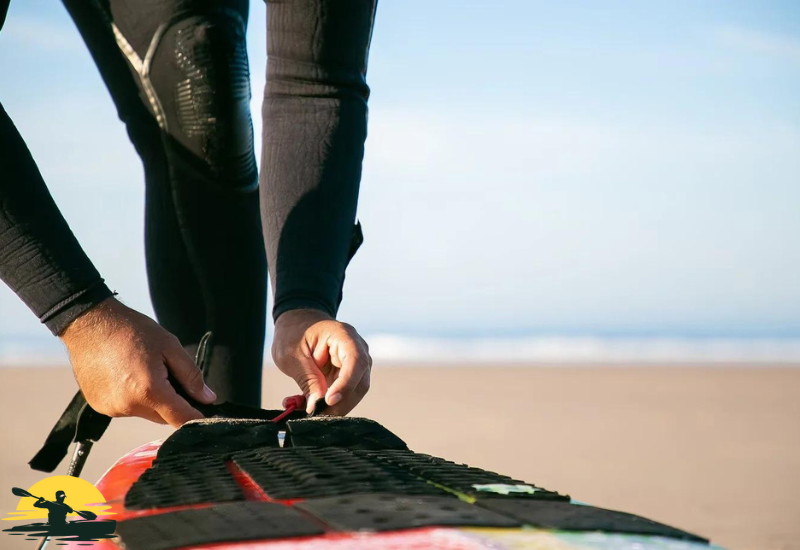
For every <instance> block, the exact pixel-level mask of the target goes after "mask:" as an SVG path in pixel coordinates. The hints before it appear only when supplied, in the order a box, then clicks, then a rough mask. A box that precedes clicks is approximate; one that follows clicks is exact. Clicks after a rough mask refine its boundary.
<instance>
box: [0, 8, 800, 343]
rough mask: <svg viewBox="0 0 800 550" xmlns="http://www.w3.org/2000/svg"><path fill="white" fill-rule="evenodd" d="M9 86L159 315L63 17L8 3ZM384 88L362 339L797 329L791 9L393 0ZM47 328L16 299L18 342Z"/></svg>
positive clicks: (382, 43) (357, 303) (254, 36)
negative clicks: (367, 336)
mask: <svg viewBox="0 0 800 550" xmlns="http://www.w3.org/2000/svg"><path fill="white" fill-rule="evenodd" d="M264 9H265V8H264V5H263V3H262V2H253V3H252V11H251V20H250V30H249V45H250V61H251V71H252V73H253V92H254V101H253V112H254V113H256V114H257V113H259V112H260V108H259V107H260V96H261V90H262V88H263V84H264V78H263V74H264V63H265V54H264V39H265V38H264V36H265V33H264V24H263V22H264ZM0 74H2V75H3V76H2V78H0V101H2V102H3V104H4V105H5V107H6V110H7V111H8V112H9V113H10V114H11V116H12V118H14V120H15V122H16V123H17V125H18V127H19V128H20V130H21V132H22V133H23V135H24V136H25V138H26V139H27V141H28V144H29V146H30V148H31V150H32V151H33V154H34V157H35V158H36V159H37V161H38V162H39V165H40V168H41V170H42V172H43V174H44V176H45V178H46V180H47V181H48V184H49V185H50V188H51V191H52V193H53V194H54V196H55V197H56V200H57V202H58V203H59V205H60V206H61V208H62V210H63V212H64V214H65V216H66V218H67V220H68V221H69V222H70V224H71V225H72V227H73V229H74V230H75V232H76V234H77V235H78V237H79V239H80V240H81V242H82V243H83V244H84V247H85V248H86V250H87V251H88V253H89V255H90V256H91V258H92V259H93V260H94V261H95V263H96V264H97V266H98V268H99V269H100V271H101V273H103V275H104V277H105V278H106V279H107V281H108V283H109V284H110V286H112V287H113V288H115V289H116V290H118V291H119V292H120V296H121V297H122V298H123V299H124V300H125V301H126V302H127V303H129V304H130V305H132V306H133V307H137V308H139V309H142V310H144V311H146V312H151V311H152V310H151V307H150V305H149V300H148V297H147V290H146V282H145V279H144V258H143V250H142V218H143V216H142V205H143V188H142V173H141V167H140V164H139V161H138V158H136V156H135V153H134V151H133V148H132V147H131V146H130V144H129V142H128V141H127V138H126V135H125V132H124V129H123V128H122V125H121V124H120V123H119V122H118V120H117V119H116V115H115V111H114V108H113V105H112V103H111V101H110V99H109V97H108V95H107V93H106V91H105V88H104V86H103V84H102V82H101V80H100V78H99V76H98V74H97V72H96V70H95V68H94V65H93V64H92V61H91V59H90V57H89V55H88V53H87V52H86V50H85V48H84V47H83V43H82V42H81V40H80V38H79V36H78V34H77V31H76V30H75V29H74V27H73V26H72V23H71V21H70V19H69V17H68V16H67V14H66V12H65V10H64V9H63V7H62V6H61V5H60V4H59V3H57V2H52V1H47V2H45V1H43V0H24V1H23V0H14V1H13V2H12V6H11V11H10V13H9V18H8V21H7V23H6V28H5V29H4V30H3V31H2V33H0ZM368 79H369V82H370V85H371V86H372V90H373V94H372V97H371V99H370V135H369V139H368V142H367V153H366V155H367V158H366V162H365V168H364V178H363V182H362V194H361V202H360V205H359V217H360V219H361V221H362V223H363V225H364V230H365V237H366V242H365V245H364V247H362V249H361V251H360V252H359V254H358V255H357V257H356V259H355V260H354V261H353V263H352V264H351V268H350V270H349V271H348V276H347V283H346V286H345V301H344V304H343V306H342V309H341V317H342V318H343V319H345V320H347V321H349V322H351V323H353V324H354V325H355V326H357V327H358V328H359V329H361V330H362V331H363V332H365V333H367V334H378V333H381V334H397V335H407V336H474V335H490V336H527V335H532V334H562V335H635V336H636V335H639V336H641V335H662V336H663V335H668V336H670V335H671V336H675V335H677V336H728V337H753V336H763V337H800V246H798V236H800V99H798V98H800V4H798V3H797V2H794V1H787V2H769V1H761V2H735V1H726V2H722V1H713V2H712V1H706V2H704V1H675V2H639V3H632V2H609V1H604V2H592V1H585V2H577V1H572V2H558V3H557V2H535V1H530V0H527V1H497V2H492V3H489V4H487V3H485V2H481V3H478V2H454V1H450V0H441V1H436V2H430V1H421V0H403V1H402V2H401V1H399V0H383V1H382V2H381V3H380V5H379V9H378V16H377V20H376V28H375V34H374V39H373V46H372V52H371V54H370V69H369V78H368ZM255 122H256V126H257V128H260V121H259V120H258V117H256V120H255ZM42 334H46V331H45V330H44V328H43V327H40V326H39V324H38V321H37V320H36V319H35V318H34V317H33V315H32V314H30V313H29V312H28V311H27V309H25V308H24V306H22V305H21V304H19V303H18V301H17V300H16V298H15V297H14V296H13V294H11V293H10V291H8V290H7V289H5V288H2V289H0V339H6V340H8V339H12V338H19V337H36V336H38V335H42Z"/></svg>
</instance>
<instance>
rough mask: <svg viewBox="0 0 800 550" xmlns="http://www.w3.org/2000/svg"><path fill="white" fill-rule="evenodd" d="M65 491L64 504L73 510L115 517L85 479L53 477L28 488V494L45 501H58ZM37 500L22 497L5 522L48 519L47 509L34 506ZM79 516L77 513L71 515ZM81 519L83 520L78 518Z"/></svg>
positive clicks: (102, 497) (103, 498)
mask: <svg viewBox="0 0 800 550" xmlns="http://www.w3.org/2000/svg"><path fill="white" fill-rule="evenodd" d="M59 491H63V492H64V493H65V494H66V497H65V498H64V503H65V504H68V505H69V507H70V508H72V509H73V510H80V511H88V512H93V513H94V514H96V515H97V516H109V515H113V512H108V511H107V510H108V509H109V508H111V506H110V505H107V504H105V502H106V499H105V497H104V496H103V494H102V493H101V492H100V491H99V490H98V489H97V487H95V486H94V485H92V484H91V483H89V482H88V481H86V480H85V479H81V478H79V477H72V476H51V477H47V478H45V479H43V480H41V481H37V482H36V483H34V484H33V485H31V486H30V487H29V488H28V493H30V494H32V495H34V496H36V497H42V498H44V499H45V500H49V501H56V500H57V497H56V493H57V492H59ZM35 502H36V499H35V498H32V497H22V498H20V499H19V504H17V511H16V512H9V514H8V515H9V516H12V517H7V518H3V519H4V520H32V519H45V520H46V519H47V509H46V508H37V507H35V506H34V503H35ZM69 515H70V516H77V514H76V513H75V512H72V513H70V514H69ZM78 519H81V518H78Z"/></svg>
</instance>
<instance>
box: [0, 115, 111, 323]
mask: <svg viewBox="0 0 800 550" xmlns="http://www.w3.org/2000/svg"><path fill="white" fill-rule="evenodd" d="M0 167H2V175H0V278H1V279H2V280H3V281H4V282H5V283H6V284H7V285H8V286H9V287H11V289H12V290H13V291H14V292H15V293H16V294H17V295H18V296H19V297H20V299H22V301H24V302H25V304H27V306H28V307H29V308H30V309H31V310H32V311H33V312H34V313H35V314H36V315H37V316H38V317H39V319H40V320H41V321H42V322H43V323H45V324H46V325H47V327H48V328H49V329H50V331H51V332H53V334H56V335H57V334H59V333H60V332H62V331H63V329H64V328H65V327H66V326H67V325H68V324H69V323H70V322H72V321H73V320H74V319H75V318H77V317H78V316H80V315H81V314H82V313H83V312H85V311H87V310H88V309H90V308H92V307H94V306H95V305H97V304H98V303H100V302H101V301H103V300H105V299H106V298H108V297H109V296H111V291H110V290H109V289H108V287H106V285H105V284H104V282H103V279H102V278H101V277H100V274H99V273H98V272H97V270H96V269H95V267H94V266H93V265H92V263H91V261H90V260H89V258H88V257H87V256H86V254H85V253H84V252H83V250H82V249H81V246H80V244H78V241H77V240H76V239H75V236H74V235H73V234H72V231H71V230H70V229H69V226H68V225H67V223H66V221H65V220H64V218H63V216H62V215H61V213H60V212H59V210H58V207H57V206H56V204H55V202H54V201H53V199H52V197H51V196H50V193H49V191H48V190H47V186H46V185H45V183H44V180H43V179H42V176H41V174H40V173H39V170H38V168H37V167H36V163H35V162H34V160H33V158H32V156H31V154H30V152H29V151H28V148H27V146H26V145H25V142H24V141H23V139H22V137H21V136H20V135H19V132H18V131H17V129H16V128H15V127H14V124H13V122H12V121H11V119H10V118H9V116H8V115H7V114H6V112H5V110H4V109H3V107H2V105H0Z"/></svg>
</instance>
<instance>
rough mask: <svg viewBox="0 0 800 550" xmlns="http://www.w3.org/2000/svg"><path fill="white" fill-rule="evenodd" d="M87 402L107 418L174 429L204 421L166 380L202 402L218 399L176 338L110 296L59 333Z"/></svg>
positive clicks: (211, 401)
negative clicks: (138, 419) (125, 418)
mask: <svg viewBox="0 0 800 550" xmlns="http://www.w3.org/2000/svg"><path fill="white" fill-rule="evenodd" d="M61 339H62V341H63V342H64V344H66V346H67V351H69V357H70V362H71V363H72V369H73V371H74V372H75V379H76V380H77V381H78V385H79V386H80V388H81V391H82V392H83V395H84V397H86V401H88V402H89V404H90V405H91V406H92V407H93V408H94V409H95V410H96V411H97V412H100V413H103V414H106V415H108V416H114V417H117V416H140V417H142V418H146V419H148V420H152V421H153V422H159V423H161V424H163V423H168V424H171V425H172V426H175V427H178V426H180V425H181V424H183V423H184V422H187V421H189V420H192V419H196V418H203V415H202V414H200V412H199V411H198V410H197V409H195V408H194V407H192V406H191V405H189V403H187V402H186V400H185V399H183V398H182V397H180V396H179V395H178V394H177V393H176V392H175V390H174V389H173V387H172V385H171V384H170V382H169V381H168V380H167V375H168V374H171V375H172V378H173V379H174V380H175V381H176V382H177V383H179V384H180V385H181V386H182V387H183V388H184V389H185V390H186V393H188V394H189V395H190V396H192V397H193V398H194V399H196V400H197V401H200V402H201V403H213V402H214V400H215V399H216V397H217V396H216V395H215V394H214V392H213V391H211V389H210V388H209V387H208V386H206V385H205V383H204V382H203V375H202V373H201V372H200V369H198V368H197V365H195V364H194V361H192V358H191V357H189V355H188V354H187V353H186V351H185V350H184V349H183V348H182V347H181V345H180V343H179V342H178V339H177V338H175V337H174V336H173V335H172V334H170V333H169V332H167V331H166V330H164V329H163V328H162V327H161V326H160V325H158V323H156V322H155V321H153V320H152V319H150V318H149V317H147V316H146V315H142V314H141V313H138V312H136V311H134V310H132V309H130V308H129V307H127V306H125V305H123V304H122V303H121V302H119V301H117V300H116V299H114V298H109V299H107V300H106V301H104V302H102V303H101V304H100V305H98V306H97V307H94V308H92V309H90V310H89V311H87V312H86V313H84V314H83V315H81V316H80V317H78V318H77V319H75V321H73V322H72V323H71V324H70V325H69V326H68V327H67V328H66V330H65V331H64V332H63V333H62V334H61Z"/></svg>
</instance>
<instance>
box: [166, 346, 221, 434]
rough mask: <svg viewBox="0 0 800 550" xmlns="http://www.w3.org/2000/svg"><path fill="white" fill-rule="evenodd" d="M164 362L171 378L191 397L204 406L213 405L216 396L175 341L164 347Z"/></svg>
mask: <svg viewBox="0 0 800 550" xmlns="http://www.w3.org/2000/svg"><path fill="white" fill-rule="evenodd" d="M164 360H165V362H166V364H167V369H168V370H169V372H170V373H172V376H173V377H174V378H175V380H176V381H177V382H178V384H180V385H181V387H183V389H184V390H186V393H188V394H189V395H190V396H191V397H193V398H194V399H196V400H197V401H199V402H200V403H206V404H210V403H213V402H214V400H216V398H217V394H215V393H214V392H213V391H212V390H211V388H209V387H208V386H206V384H205V382H204V381H203V373H202V372H201V371H200V369H199V368H198V367H197V365H195V364H194V361H192V358H191V357H189V354H188V353H186V350H184V349H183V348H182V347H181V345H180V344H179V343H178V340H177V339H176V340H175V341H174V342H173V345H169V346H166V347H165V349H164ZM181 401H183V400H181ZM192 410H194V409H192ZM167 422H169V420H167ZM170 424H171V422H170Z"/></svg>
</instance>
